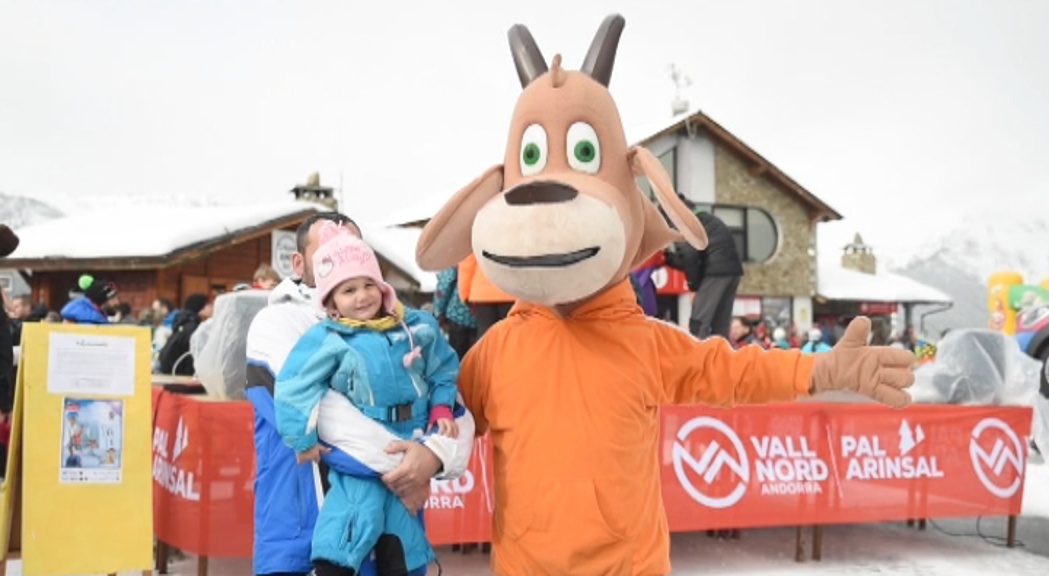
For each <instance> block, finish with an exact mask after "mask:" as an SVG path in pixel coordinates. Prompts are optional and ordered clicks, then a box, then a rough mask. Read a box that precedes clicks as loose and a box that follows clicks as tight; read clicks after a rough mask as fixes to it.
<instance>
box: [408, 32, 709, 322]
mask: <svg viewBox="0 0 1049 576" xmlns="http://www.w3.org/2000/svg"><path fill="white" fill-rule="evenodd" d="M623 25H624V20H623V18H622V17H621V16H619V15H613V16H609V17H608V18H606V19H605V21H604V22H603V23H602V24H601V27H600V29H598V31H597V35H596V36H595V37H594V41H593V43H592V44H591V46H590V50H589V51H588V52H587V55H586V59H585V60H584V62H583V66H582V69H581V70H580V71H578V72H576V71H568V70H565V69H563V68H562V67H561V56H560V55H557V56H554V58H553V60H552V61H551V63H550V65H549V66H547V64H546V61H545V60H544V59H543V55H542V53H541V52H540V51H539V47H538V46H536V43H535V40H533V39H532V35H531V33H529V32H528V29H527V28H525V27H524V26H523V25H520V24H518V25H516V26H514V27H512V28H511V29H510V32H509V36H510V49H511V52H512V53H513V58H514V63H515V64H516V66H517V74H518V76H519V77H520V79H521V85H522V87H523V88H524V90H523V92H522V93H521V96H520V98H519V99H518V100H517V106H516V107H515V109H514V115H513V119H512V120H511V122H510V137H509V140H508V141H507V144H506V155H505V156H504V161H503V164H502V165H500V166H495V167H492V168H490V169H488V171H486V172H485V173H484V174H483V175H482V176H481V177H480V178H478V179H477V180H475V181H474V182H472V183H471V184H470V185H468V186H467V187H466V188H463V189H462V190H460V191H459V192H458V193H457V194H456V195H455V196H453V197H452V199H451V200H449V201H448V203H447V204H445V205H444V207H442V208H441V210H440V211H438V213H437V214H436V215H435V216H434V217H433V218H432V219H431V220H430V222H429V223H428V224H427V226H426V228H425V229H424V230H423V232H422V235H421V236H420V238H419V243H418V246H417V248H416V258H417V260H418V262H419V265H420V266H422V268H424V269H426V270H440V269H443V268H446V267H449V266H453V265H455V264H456V263H458V262H459V261H460V260H462V259H463V258H466V257H467V256H468V255H469V254H470V252H471V250H472V251H473V253H474V255H475V256H476V257H477V261H478V263H479V264H480V266H481V269H482V270H483V271H484V273H485V274H486V275H487V276H488V278H489V279H490V280H491V281H492V282H493V283H494V284H495V285H496V286H498V287H499V288H500V289H502V290H503V291H505V292H506V293H508V294H510V295H512V296H514V297H516V298H518V299H521V300H525V301H528V302H534V303H538V304H543V305H546V306H559V305H572V304H576V303H580V302H583V301H585V300H586V299H587V298H589V297H591V296H593V295H595V294H597V293H599V292H601V291H602V290H604V289H605V288H608V287H609V286H611V285H613V284H616V283H618V282H619V281H621V280H622V279H623V278H625V277H626V275H627V274H628V273H629V271H630V269H631V268H633V267H635V266H636V265H638V264H640V263H641V262H643V261H644V260H646V259H647V258H648V257H649V256H651V255H652V254H653V253H655V252H656V251H658V250H660V249H662V248H663V247H665V246H666V245H667V244H669V243H670V242H671V241H674V240H678V239H680V238H681V237H682V236H683V237H684V239H686V240H687V241H688V242H689V243H691V244H692V245H693V246H695V247H696V248H700V249H702V248H705V247H706V244H707V236H706V232H705V231H704V230H703V226H702V225H701V224H700V223H699V221H698V220H697V219H696V217H695V216H694V215H693V214H692V213H691V212H690V211H689V209H688V208H687V207H686V206H685V205H684V204H683V203H682V202H681V200H679V199H678V197H677V194H676V193H675V192H674V190H673V187H672V186H671V180H670V178H669V177H668V176H667V174H666V172H665V171H664V170H663V167H662V165H661V164H660V163H659V161H658V160H657V159H656V158H655V157H654V156H652V154H651V153H649V152H648V150H646V149H644V148H640V147H635V148H630V147H628V146H627V142H626V136H625V135H624V132H623V125H622V121H621V120H620V118H619V111H618V109H617V108H616V104H615V102H614V101H613V100H612V95H611V94H610V93H609V91H608V84H609V80H610V79H611V76H612V66H613V64H614V62H615V55H616V47H617V45H618V44H619V36H620V34H621V33H622V31H623ZM637 176H644V177H646V178H647V179H648V182H649V184H650V186H651V188H652V191H653V193H654V195H655V200H656V201H657V202H659V204H660V205H661V206H662V208H663V210H664V211H665V213H666V215H667V216H668V217H669V218H670V220H671V222H673V223H674V225H675V226H676V228H677V231H674V230H673V229H671V228H670V227H669V226H668V225H667V223H666V221H665V220H664V219H663V217H662V216H661V215H660V213H659V211H658V210H657V209H656V207H655V205H654V204H653V203H652V202H651V201H649V199H648V198H646V197H645V195H644V194H643V193H642V192H641V190H640V189H639V188H638V186H637V184H636V181H635V177H637Z"/></svg>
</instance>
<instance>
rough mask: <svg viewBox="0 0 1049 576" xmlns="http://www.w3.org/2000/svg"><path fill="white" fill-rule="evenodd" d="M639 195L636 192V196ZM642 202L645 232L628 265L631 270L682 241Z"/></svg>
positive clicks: (650, 204)
mask: <svg viewBox="0 0 1049 576" xmlns="http://www.w3.org/2000/svg"><path fill="white" fill-rule="evenodd" d="M640 193H641V192H640V191H638V194H640ZM642 202H643V205H644V208H642V210H643V212H644V218H645V232H644V234H642V235H641V245H640V246H638V248H637V254H635V255H634V261H633V262H631V263H630V269H631V270H633V269H634V268H637V267H638V266H640V265H641V263H642V262H644V261H645V260H648V259H649V257H650V256H652V255H653V254H655V253H656V252H659V251H660V250H662V249H663V248H666V247H667V245H668V244H670V243H671V242H678V241H680V240H682V237H681V234H678V233H677V232H675V231H674V230H672V229H671V228H670V226H667V221H666V220H664V219H663V217H662V216H660V215H659V211H658V210H656V207H655V206H654V205H653V204H652V203H651V202H649V201H648V199H647V198H644V199H642Z"/></svg>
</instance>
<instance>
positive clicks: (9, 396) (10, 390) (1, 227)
mask: <svg viewBox="0 0 1049 576" xmlns="http://www.w3.org/2000/svg"><path fill="white" fill-rule="evenodd" d="M15 248H18V236H16V235H15V233H14V232H13V231H11V229H10V228H8V227H7V224H0V258H7V257H8V256H9V255H10V254H11V253H12V252H14V251H15ZM0 290H2V289H0ZM4 301H5V304H6V298H4ZM11 338H12V333H11V324H10V319H9V318H8V317H7V309H6V306H4V310H0V425H6V423H7V419H8V417H9V415H10V414H11V404H12V403H13V401H14V389H15V366H14V364H15V352H14V342H13V341H12V339H11ZM6 468H7V443H6V442H4V443H3V444H0V475H2V474H3V470H5V469H6Z"/></svg>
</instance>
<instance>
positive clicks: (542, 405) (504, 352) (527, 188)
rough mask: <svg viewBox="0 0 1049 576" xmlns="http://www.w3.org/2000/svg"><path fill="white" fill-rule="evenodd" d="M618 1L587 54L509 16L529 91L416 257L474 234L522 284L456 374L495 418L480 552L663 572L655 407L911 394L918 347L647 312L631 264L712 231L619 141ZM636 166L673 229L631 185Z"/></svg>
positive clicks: (446, 257)
mask: <svg viewBox="0 0 1049 576" xmlns="http://www.w3.org/2000/svg"><path fill="white" fill-rule="evenodd" d="M623 24H624V21H623V18H622V17H620V16H618V15H614V16H610V17H609V18H607V19H606V20H605V21H604V23H603V24H602V25H601V28H600V29H599V30H598V33H597V35H596V37H595V39H594V41H593V44H592V46H591V48H590V50H589V52H588V54H587V55H586V58H585V60H584V63H583V66H582V69H581V70H580V71H567V70H565V69H564V68H562V66H561V57H560V56H559V55H558V56H555V57H554V58H553V60H552V61H551V63H550V65H549V66H548V65H547V64H546V61H545V60H544V59H543V56H542V54H541V53H540V51H539V48H538V47H537V46H536V44H535V41H534V40H533V39H532V36H531V34H530V33H529V32H528V30H527V29H526V28H525V27H524V26H521V25H516V26H514V27H513V28H511V29H510V33H509V35H510V46H511V51H512V53H513V57H514V62H515V64H516V66H517V72H518V75H519V76H520V79H521V84H522V86H523V87H524V91H523V93H522V94H521V96H520V98H519V100H518V102H517V106H516V108H515V110H514V115H513V119H512V120H511V124H510V136H509V141H508V142H507V146H506V153H505V157H504V161H503V164H502V165H500V166H494V167H492V168H489V169H488V170H487V171H485V172H484V173H483V174H482V175H481V176H480V177H479V178H478V179H477V180H475V181H474V182H473V183H471V184H469V185H468V186H467V187H466V188H464V189H462V190H461V191H460V192H458V193H457V194H456V195H455V196H453V197H452V199H451V200H449V202H448V203H447V204H446V205H445V206H444V207H443V208H442V209H441V210H440V211H439V212H438V213H437V215H436V216H435V217H434V218H433V219H432V220H431V221H430V222H429V224H428V225H427V227H426V228H425V229H424V230H423V233H422V235H421V236H420V239H419V243H418V246H417V252H416V256H417V259H418V262H419V264H420V265H421V266H422V267H423V268H424V269H427V270H440V269H442V268H446V267H448V266H452V265H454V264H456V263H458V262H459V261H460V260H462V259H463V258H465V257H466V256H467V255H469V254H470V253H471V252H472V253H473V254H474V255H475V256H476V258H477V261H478V263H479V265H480V266H481V268H482V270H483V271H484V273H485V274H486V275H487V276H488V278H489V279H490V280H491V281H492V282H493V283H495V285H496V286H498V287H499V288H500V289H502V290H503V291H505V292H507V293H509V294H511V295H513V296H515V297H516V298H518V299H519V300H518V303H517V304H516V306H515V307H514V309H513V311H512V312H511V313H510V316H509V317H508V318H507V319H506V320H504V321H503V322H500V323H499V324H497V325H496V326H495V327H494V328H492V329H491V330H490V331H489V332H488V333H487V334H486V335H485V337H484V338H482V339H481V341H480V342H479V343H478V344H477V345H475V346H474V347H473V349H472V350H471V351H470V353H469V354H468V355H467V357H466V358H465V360H464V362H463V365H462V371H461V375H460V382H459V385H460V389H461V390H462V394H463V396H464V398H465V401H466V403H467V406H468V407H469V409H470V411H471V412H472V413H473V414H474V417H475V419H476V422H477V433H478V434H483V433H484V432H485V431H486V430H487V431H490V432H491V439H492V443H493V446H494V448H495V450H494V466H495V476H496V505H495V516H494V522H495V526H494V531H493V546H494V550H493V552H494V553H493V556H492V558H493V561H492V562H493V566H492V569H493V571H494V572H495V573H496V574H498V575H501V576H502V575H521V574H532V575H540V574H549V575H565V574H587V575H590V574H615V575H632V574H667V573H669V572H670V561H669V535H668V528H667V521H666V517H665V514H664V509H663V503H662V497H661V495H660V481H659V469H658V454H657V445H658V434H659V407H660V406H661V405H663V404H668V403H669V404H688V403H710V404H716V405H721V406H731V405H733V404H739V403H759V402H773V401H787V400H792V399H794V398H796V397H798V396H802V395H807V394H811V393H815V392H820V391H823V390H829V389H848V390H854V391H858V392H861V393H863V394H867V395H869V396H871V397H873V398H875V399H877V400H879V401H881V402H884V403H886V404H889V405H892V406H903V405H904V404H906V403H907V402H908V401H909V397H908V395H907V393H906V392H905V391H904V390H902V389H903V388H906V387H907V386H909V385H910V384H911V383H912V382H913V375H912V373H911V372H910V367H911V365H912V364H913V361H914V357H913V355H911V354H910V353H908V352H906V351H904V350H896V349H889V348H870V347H867V346H866V341H867V333H868V332H869V330H870V325H869V321H868V320H867V319H865V318H860V319H857V320H856V321H854V322H853V323H852V324H851V325H850V326H849V328H848V329H847V330H846V334H845V336H844V337H843V338H842V341H841V342H840V343H839V344H838V346H837V347H836V348H835V349H834V351H833V352H829V353H826V354H821V355H815V356H802V355H801V354H800V353H798V352H797V351H767V352H766V351H764V350H761V349H760V348H758V347H756V346H752V347H748V348H746V349H743V350H740V351H733V350H731V348H730V347H729V345H728V343H727V342H726V341H725V340H723V339H720V338H714V339H709V340H706V341H702V342H701V341H698V340H696V339H694V338H693V337H692V336H690V335H689V334H687V333H685V332H683V331H681V330H678V329H677V328H675V327H672V326H670V325H668V324H664V323H661V322H657V321H653V320H651V319H648V318H646V317H645V316H644V315H643V313H642V312H641V310H640V308H638V306H637V304H636V301H635V297H634V293H633V290H632V289H631V287H630V283H629V281H628V280H627V274H628V272H629V270H630V269H631V268H633V267H634V266H636V265H637V264H639V263H641V262H643V261H644V260H645V259H647V258H648V257H649V256H651V255H652V254H653V253H655V252H656V251H658V250H660V249H662V248H663V247H665V246H666V245H667V244H668V243H670V242H671V241H675V240H679V239H681V238H682V237H683V238H684V239H685V240H687V241H688V242H689V243H691V244H692V245H693V246H695V247H696V248H704V247H705V246H706V243H707V237H706V233H705V232H704V230H703V227H702V225H701V224H700V223H699V221H698V220H697V219H696V217H695V216H694V215H693V214H692V213H691V212H690V211H689V210H688V209H687V208H686V207H685V206H684V204H682V202H681V201H680V200H679V199H678V198H677V195H676V194H675V192H674V190H673V189H672V185H671V180H670V178H669V177H668V176H667V174H666V173H665V172H664V170H663V169H662V167H661V165H660V163H659V162H658V161H657V160H656V159H655V158H654V157H653V156H652V155H651V154H650V153H649V152H648V151H647V150H645V149H644V148H629V147H628V146H627V142H626V138H625V136H624V132H623V127H622V122H621V121H620V118H619V112H618V111H617V109H616V105H615V103H614V102H613V100H612V96H611V94H610V93H609V91H608V83H609V79H610V78H611V74H612V66H613V63H614V60H615V52H616V47H617V45H618V42H619V36H620V34H621V32H622V30H623ZM638 176H643V177H645V178H647V179H648V181H649V183H650V184H651V186H652V189H653V191H654V192H655V197H656V200H657V201H658V202H659V204H660V206H661V207H662V209H663V210H664V211H665V213H666V214H667V215H668V217H669V219H670V220H671V221H672V222H673V223H674V225H675V227H676V228H677V231H678V232H675V231H674V230H673V229H671V228H670V226H668V225H667V223H666V221H664V220H663V218H662V217H661V216H660V214H659V212H658V210H657V209H656V207H655V206H654V205H653V203H652V202H650V201H649V200H648V199H647V198H646V197H645V196H644V195H643V194H642V192H641V191H640V190H639V189H638V187H637V185H636V183H635V177H638Z"/></svg>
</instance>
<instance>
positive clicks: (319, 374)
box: [275, 310, 459, 572]
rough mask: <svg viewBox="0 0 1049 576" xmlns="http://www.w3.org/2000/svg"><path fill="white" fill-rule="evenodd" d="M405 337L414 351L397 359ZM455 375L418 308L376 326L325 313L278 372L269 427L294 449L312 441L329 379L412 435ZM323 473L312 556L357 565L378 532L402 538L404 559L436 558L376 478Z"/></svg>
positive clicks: (433, 325) (441, 401) (423, 561)
mask: <svg viewBox="0 0 1049 576" xmlns="http://www.w3.org/2000/svg"><path fill="white" fill-rule="evenodd" d="M409 331H410V333H411V334H410V335H409ZM413 346H416V347H419V348H420V349H421V352H422V357H421V358H417V359H416V360H415V361H414V362H413V363H412V364H411V366H410V367H408V368H405V367H404V364H403V358H404V357H405V356H406V355H407V354H408V353H409V352H411V350H412V347H413ZM458 375H459V360H458V357H457V355H456V353H455V351H454V350H452V348H451V346H450V345H449V344H448V342H447V341H446V340H445V339H444V337H443V336H442V335H441V333H440V330H439V328H438V326H437V322H436V320H435V319H434V318H433V316H431V315H430V314H428V313H426V312H422V311H419V310H406V314H405V318H404V325H396V326H394V327H392V328H390V329H387V330H382V331H379V330H375V329H372V328H368V327H350V326H345V325H342V324H339V323H338V322H335V321H332V320H324V321H323V322H322V323H320V324H318V325H316V326H313V327H312V328H310V329H309V330H308V331H307V332H306V334H304V335H303V336H302V338H301V339H300V340H299V341H298V343H296V345H295V348H293V349H292V351H291V353H290V354H289V355H288V359H287V361H286V362H285V364H284V367H283V369H282V370H281V372H280V374H279V375H278V383H277V386H276V399H275V400H276V413H277V428H278V431H279V432H280V435H281V437H282V438H283V439H284V442H285V443H286V444H288V445H289V446H291V448H292V449H293V450H294V451H295V452H296V453H299V452H303V451H306V450H308V449H310V448H312V447H313V446H315V445H316V444H317V442H318V440H319V439H318V437H317V415H318V407H319V403H320V400H321V397H322V396H323V395H324V393H325V392H326V390H327V389H328V388H332V389H334V390H336V391H337V392H339V393H341V394H344V395H345V396H346V397H347V398H349V399H350V401H351V402H353V404H354V405H355V406H357V407H358V408H359V409H360V410H361V412H363V413H364V414H365V415H366V416H368V417H370V418H372V419H373V420H376V421H378V422H380V423H382V424H383V425H384V426H385V427H386V428H387V429H388V430H389V431H390V432H391V433H393V434H395V435H397V436H399V437H401V438H404V439H410V438H412V437H413V436H418V435H421V434H422V433H423V432H424V431H425V429H426V426H427V424H428V421H429V414H430V410H431V408H432V407H433V406H436V405H445V406H448V407H452V406H454V404H455V399H456V394H457V391H456V386H455V381H456V379H457V378H458ZM328 479H329V482H330V484H331V488H330V490H329V491H328V494H327V496H326V498H325V501H324V505H323V507H322V508H321V512H320V515H319V516H318V518H317V525H316V528H315V529H314V533H313V541H312V559H313V560H314V561H316V560H326V561H328V562H331V563H333V564H336V565H339V566H343V567H347V568H353V569H354V570H356V571H358V572H359V571H360V567H361V563H362V562H363V561H364V560H365V559H366V558H367V557H368V555H369V554H370V553H371V551H372V549H373V548H375V547H376V543H377V542H378V541H379V537H380V536H382V535H383V534H393V535H394V536H396V537H397V538H398V539H399V540H400V545H401V546H402V547H403V557H404V562H405V566H406V567H407V568H409V569H414V568H418V567H419V566H425V565H427V564H429V563H430V562H433V561H434V559H435V558H436V556H435V555H434V552H433V549H432V548H431V547H430V545H429V543H428V542H427V541H426V532H425V529H424V527H423V524H422V522H421V519H420V518H419V517H417V516H413V515H411V514H410V513H409V512H408V510H407V509H406V508H405V507H404V505H403V504H402V503H401V502H400V500H399V499H398V498H397V496H396V495H394V494H393V493H392V492H390V491H389V489H387V488H386V486H385V485H384V484H383V483H382V481H381V480H380V479H379V478H378V477H375V478H361V477H356V476H349V475H345V474H342V473H339V472H338V471H336V470H332V471H331V472H329V474H328Z"/></svg>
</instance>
